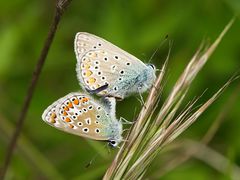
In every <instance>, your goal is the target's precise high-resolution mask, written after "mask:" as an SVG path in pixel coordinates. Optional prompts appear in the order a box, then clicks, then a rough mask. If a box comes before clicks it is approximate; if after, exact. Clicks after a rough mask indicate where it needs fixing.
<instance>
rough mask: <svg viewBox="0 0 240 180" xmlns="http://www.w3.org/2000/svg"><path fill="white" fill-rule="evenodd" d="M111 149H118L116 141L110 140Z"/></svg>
mask: <svg viewBox="0 0 240 180" xmlns="http://www.w3.org/2000/svg"><path fill="white" fill-rule="evenodd" d="M108 144H109V145H110V146H111V147H116V146H117V142H116V141H114V140H109V143H108Z"/></svg>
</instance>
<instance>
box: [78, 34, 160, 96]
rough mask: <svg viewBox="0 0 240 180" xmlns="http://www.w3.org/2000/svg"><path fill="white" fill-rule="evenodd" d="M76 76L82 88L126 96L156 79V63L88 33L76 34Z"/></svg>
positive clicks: (100, 93)
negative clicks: (153, 63)
mask: <svg viewBox="0 0 240 180" xmlns="http://www.w3.org/2000/svg"><path fill="white" fill-rule="evenodd" d="M75 53H76V56H77V68H76V71H77V77H78V80H79V83H80V85H81V86H82V87H83V89H87V90H88V91H90V92H91V91H92V92H96V90H97V89H98V88H101V87H103V86H106V85H107V86H106V88H105V89H104V90H101V91H97V94H98V95H101V96H112V97H116V98H119V99H123V98H124V97H126V96H129V95H130V94H133V93H136V92H139V93H142V92H144V91H146V90H147V89H149V88H150V87H151V85H152V84H153V82H154V81H155V79H156V75H155V68H154V66H153V65H150V64H144V63H143V62H142V61H140V60H139V59H137V58H136V57H134V56H132V55H131V54H129V53H127V52H125V51H124V50H122V49H120V48H118V47H117V46H115V45H113V44H111V43H110V42H108V41H106V40H104V39H102V38H100V37H97V36H95V35H92V34H89V33H82V32H80V33H77V34H76V37H75Z"/></svg>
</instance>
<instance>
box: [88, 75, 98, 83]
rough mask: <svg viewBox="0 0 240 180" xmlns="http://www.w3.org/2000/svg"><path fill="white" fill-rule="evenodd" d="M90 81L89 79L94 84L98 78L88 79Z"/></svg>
mask: <svg viewBox="0 0 240 180" xmlns="http://www.w3.org/2000/svg"><path fill="white" fill-rule="evenodd" d="M88 81H89V84H94V83H95V82H96V79H95V78H93V77H91V78H89V79H88Z"/></svg>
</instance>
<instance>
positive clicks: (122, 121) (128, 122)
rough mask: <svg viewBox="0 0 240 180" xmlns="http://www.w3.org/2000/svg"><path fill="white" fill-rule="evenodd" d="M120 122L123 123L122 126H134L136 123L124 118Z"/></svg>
mask: <svg viewBox="0 0 240 180" xmlns="http://www.w3.org/2000/svg"><path fill="white" fill-rule="evenodd" d="M120 122H121V123H122V124H133V123H134V122H131V121H128V120H126V119H125V118H123V117H120Z"/></svg>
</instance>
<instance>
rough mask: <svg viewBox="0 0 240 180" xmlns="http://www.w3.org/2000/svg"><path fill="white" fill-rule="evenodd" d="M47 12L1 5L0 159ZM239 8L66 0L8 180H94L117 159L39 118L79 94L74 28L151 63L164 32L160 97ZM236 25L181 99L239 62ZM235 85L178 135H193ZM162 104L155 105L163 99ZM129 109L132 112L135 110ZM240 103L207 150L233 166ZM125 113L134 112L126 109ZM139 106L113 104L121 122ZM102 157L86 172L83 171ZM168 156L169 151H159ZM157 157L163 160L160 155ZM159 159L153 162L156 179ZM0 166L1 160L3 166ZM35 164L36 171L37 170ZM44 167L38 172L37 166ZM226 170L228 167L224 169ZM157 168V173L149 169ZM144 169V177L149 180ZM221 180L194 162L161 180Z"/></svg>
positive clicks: (232, 0)
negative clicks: (53, 105) (166, 40)
mask: <svg viewBox="0 0 240 180" xmlns="http://www.w3.org/2000/svg"><path fill="white" fill-rule="evenodd" d="M53 11H54V2H53V1H51V2H49V1H48V0H42V1H27V0H15V1H2V2H1V6H0V49H1V53H0V99H1V103H0V127H1V128H0V143H1V148H0V162H2V161H3V159H4V155H5V153H6V147H7V144H8V142H9V138H10V137H9V135H10V133H11V132H12V130H13V127H14V124H15V120H16V118H17V116H18V114H19V111H20V109H21V106H22V103H23V99H24V97H25V95H26V89H27V86H28V84H29V81H30V79H31V75H32V72H33V69H34V66H35V64H36V61H37V58H38V55H39V53H40V50H41V47H42V45H43V41H44V39H45V37H46V34H47V31H48V28H49V25H50V22H51V20H52V16H53ZM239 12H240V1H239V0H220V1H219V0H201V1H200V0H196V1H188V2H185V1H184V2H183V1H181V0H174V1H161V0H124V1H120V0H113V1H107V0H103V1H91V0H90V1H76V0H73V1H72V3H71V5H70V7H69V9H68V10H67V12H66V14H64V16H63V19H62V21H61V23H60V26H59V29H58V32H57V34H56V37H55V39H54V42H53V46H52V47H51V50H50V53H49V55H48V58H47V61H46V64H45V66H44V69H43V71H42V74H41V76H40V81H39V83H38V85H37V90H36V91H35V94H34V98H33V100H32V103H31V107H30V109H29V112H28V116H27V119H26V123H25V126H24V129H23V132H22V135H23V136H24V140H22V138H21V140H20V141H19V145H18V148H17V150H16V153H15V155H14V158H13V160H12V163H11V166H10V169H9V172H8V176H7V177H8V179H42V178H49V179H54V178H55V179H60V177H62V178H63V179H67V178H68V179H69V178H73V179H99V178H100V177H101V176H102V175H103V173H104V171H105V170H106V168H107V166H108V165H109V164H110V162H111V160H112V159H113V156H114V151H117V150H111V151H110V153H109V152H108V149H107V148H106V146H105V144H104V143H101V142H95V141H88V140H86V139H84V138H80V137H77V136H74V135H69V134H65V133H63V132H60V131H58V130H56V129H54V128H52V127H50V126H48V125H46V124H45V123H44V122H43V121H42V120H41V114H42V112H43V110H44V109H45V108H46V107H47V106H48V105H49V104H50V103H52V102H53V101H55V100H56V99H58V98H60V97H62V96H64V95H65V94H67V93H69V92H73V91H77V90H79V89H80V86H79V85H78V81H77V78H76V72H75V64H76V58H75V55H74V51H73V40H74V36H75V34H76V32H79V31H86V32H90V33H93V34H96V35H98V36H100V37H103V38H105V39H107V40H109V41H110V42H113V43H114V44H116V45H117V46H119V47H121V48H123V49H124V50H126V51H128V52H130V53H131V54H133V55H135V56H137V57H138V58H139V59H142V60H143V61H144V62H148V61H149V59H150V57H151V56H152V54H153V52H154V51H155V50H156V49H157V48H158V47H159V45H160V44H161V42H162V41H163V40H164V38H165V36H166V35H168V36H169V39H170V40H172V41H173V46H172V52H171V58H170V62H169V68H168V73H167V74H168V79H167V84H166V87H165V90H164V94H163V98H164V97H166V94H167V93H168V89H169V88H170V87H171V86H172V85H173V83H174V82H175V80H176V78H177V77H178V75H179V74H180V73H181V72H182V70H183V67H184V66H185V65H186V63H187V62H188V61H189V60H190V58H191V56H192V55H193V53H194V52H195V50H196V49H197V47H198V46H199V44H200V43H201V42H202V40H203V39H205V40H206V41H211V42H212V41H213V40H214V39H215V38H216V37H217V35H218V34H219V33H220V31H221V30H222V29H223V27H224V26H225V25H226V24H227V22H228V21H229V20H230V19H231V18H232V17H233V16H234V15H238V14H239ZM239 29H240V25H239V19H238V18H237V20H236V22H235V24H234V25H233V27H232V28H231V29H230V31H229V32H228V33H227V35H226V36H225V37H224V39H223V41H222V42H221V44H220V46H219V47H218V48H217V51H216V52H215V53H214V55H213V56H212V57H211V59H210V61H209V63H207V65H206V67H205V68H204V69H203V70H202V72H201V73H200V76H198V78H197V79H196V80H195V83H194V86H193V88H192V89H191V90H190V93H189V97H188V98H187V100H190V99H192V98H193V97H195V96H197V95H200V94H201V93H202V92H203V91H204V90H205V89H206V88H207V89H208V90H207V92H206V93H205V94H204V96H203V97H202V100H204V99H207V98H209V97H210V96H211V95H212V94H213V93H214V92H215V91H216V90H217V89H218V88H220V86H221V85H223V84H224V82H226V81H227V79H228V78H229V77H230V76H231V75H232V74H233V73H234V72H236V71H237V70H239V65H240V61H239V59H240V52H239V47H240V37H239ZM168 49H169V46H168V43H164V45H162V46H161V47H160V49H159V51H158V52H157V53H156V55H155V56H154V57H153V59H152V62H153V63H154V64H156V66H157V67H160V66H161V65H162V64H163V62H164V60H165V57H166V53H167V51H168ZM238 83H239V81H237V82H234V83H233V84H232V85H231V86H230V87H229V88H228V89H227V91H226V92H225V93H224V94H223V95H222V97H221V98H220V99H219V100H218V101H217V102H216V103H215V104H214V105H213V106H212V107H211V108H210V109H209V110H208V111H207V112H206V113H205V114H204V115H203V116H202V117H201V118H200V120H199V121H198V122H197V123H195V124H194V125H193V127H191V128H190V129H189V130H188V131H187V132H186V133H185V134H184V136H181V138H185V137H188V138H192V139H196V140H198V139H200V138H201V137H202V136H203V135H204V133H205V132H206V131H207V129H208V128H209V127H210V125H211V124H212V122H213V121H214V120H215V118H216V116H217V115H218V114H219V113H220V110H221V107H222V106H224V104H225V102H226V101H227V100H228V98H229V97H230V96H231V94H232V92H233V91H234V89H235V88H236V86H237V84H238ZM160 103H161V102H160ZM133 107H136V108H133ZM239 107H240V97H239V96H238V97H237V99H236V103H235V104H234V106H233V107H232V108H231V111H230V112H229V114H228V116H227V117H226V119H225V121H224V123H223V124H222V125H221V126H220V128H219V130H218V132H217V134H216V136H215V137H214V139H213V140H212V141H211V144H210V147H212V148H213V149H215V150H216V151H218V152H220V153H221V154H223V155H225V156H226V157H227V158H229V159H230V161H231V162H232V163H235V164H238V165H240V142H239V138H238V137H239V136H240V130H239V128H240V121H239V117H240V116H239V115H240V112H239ZM129 109H132V110H131V111H129ZM139 109H140V103H139V102H138V101H137V99H136V98H135V97H130V98H127V99H126V100H124V101H122V102H119V103H118V106H117V114H118V117H119V116H122V117H124V118H126V119H128V120H132V119H133V118H134V116H136V114H137V112H138V111H139ZM96 154H99V155H98V156H97V158H96V160H94V161H93V163H92V165H91V166H90V167H88V168H85V166H86V165H87V164H88V163H89V161H91V159H92V158H93V157H94V156H95V155H96ZM165 154H167V153H165ZM165 154H162V155H161V156H165ZM163 163H164V162H163V161H157V162H155V165H154V166H153V168H152V170H151V171H150V172H151V173H153V174H156V173H157V171H160V170H161V166H164V164H163ZM1 164H2V163H1ZM36 165H37V166H36ZM39 166H41V168H39ZM229 166H231V165H229ZM156 167H158V168H156ZM151 173H149V177H151ZM213 177H215V178H216V177H217V178H218V179H228V175H227V174H225V175H223V174H222V173H219V172H217V171H216V170H214V169H212V168H211V167H210V166H208V165H206V164H204V163H202V162H200V161H198V160H191V161H189V162H187V163H184V164H183V165H181V166H180V167H178V168H176V169H175V170H173V171H171V172H170V173H168V174H166V175H165V176H163V177H162V179H183V178H185V179H192V178H194V179H199V180H201V179H213Z"/></svg>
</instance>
